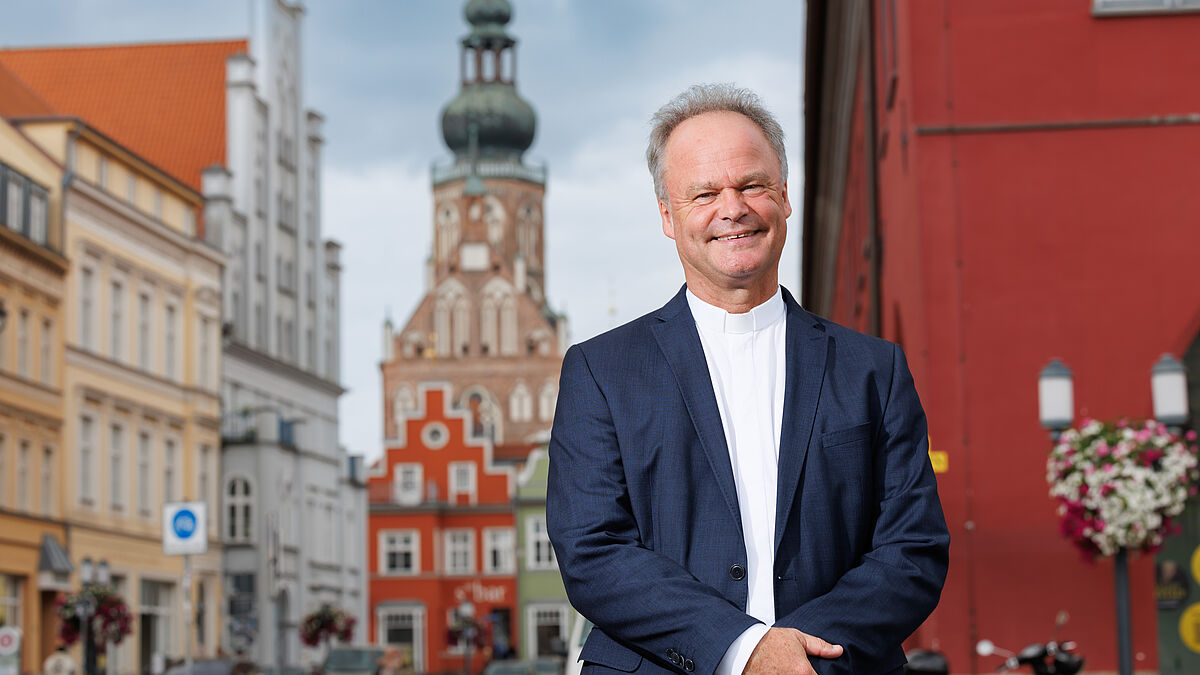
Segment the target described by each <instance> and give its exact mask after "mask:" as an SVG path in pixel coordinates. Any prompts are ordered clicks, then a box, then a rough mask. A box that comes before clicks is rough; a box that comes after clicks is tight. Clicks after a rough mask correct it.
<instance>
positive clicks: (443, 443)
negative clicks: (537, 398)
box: [367, 384, 519, 673]
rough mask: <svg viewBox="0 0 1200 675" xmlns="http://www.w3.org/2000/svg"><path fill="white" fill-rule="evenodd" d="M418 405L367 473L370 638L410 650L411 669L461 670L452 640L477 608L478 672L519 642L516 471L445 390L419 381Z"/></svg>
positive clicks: (475, 650)
mask: <svg viewBox="0 0 1200 675" xmlns="http://www.w3.org/2000/svg"><path fill="white" fill-rule="evenodd" d="M418 396H419V399H418V401H419V404H418V408H417V410H415V411H414V412H413V413H412V414H411V416H410V417H409V418H408V419H407V420H406V421H405V424H404V426H403V428H402V429H400V430H399V434H400V439H399V441H398V443H397V444H395V445H392V446H390V447H388V448H387V449H386V450H385V451H384V455H383V457H382V459H380V460H379V462H378V463H377V464H376V465H375V466H374V467H372V470H371V474H370V476H369V477H368V480H367V485H368V488H367V489H368V494H369V501H370V506H369V509H370V511H369V516H368V519H367V533H368V536H367V546H368V552H367V554H368V555H367V560H368V563H367V564H368V569H369V570H370V572H369V574H370V576H369V582H368V595H369V597H370V609H369V617H368V621H369V622H370V628H369V635H370V636H371V640H372V642H374V643H376V644H390V645H396V646H398V647H400V648H401V649H402V650H404V651H406V652H407V653H409V654H410V656H411V658H412V664H413V666H414V672H417V673H422V672H448V671H461V670H462V669H463V660H464V658H465V654H464V653H463V652H462V651H461V650H460V649H459V645H458V644H457V642H456V641H455V640H453V639H452V638H451V637H450V636H449V635H448V631H449V630H451V629H453V628H456V627H457V626H456V611H457V609H458V608H459V607H460V605H461V604H462V603H463V602H464V601H469V602H470V603H472V604H473V606H474V610H475V618H476V620H477V621H478V622H479V623H480V624H482V625H483V627H484V630H483V633H482V640H481V643H482V644H483V645H484V648H483V649H482V650H481V649H478V648H473V649H472V655H471V656H472V658H471V661H472V669H471V670H472V672H479V671H480V669H481V668H482V667H483V664H484V663H486V661H487V658H488V657H489V656H490V655H491V654H495V653H501V652H504V651H505V650H507V649H508V648H510V647H511V646H512V645H515V644H517V642H516V641H517V640H518V639H519V636H518V635H516V631H517V626H518V623H519V622H517V621H516V620H515V619H516V603H517V594H516V558H515V550H516V534H515V530H514V528H513V507H512V495H513V486H514V481H515V476H514V470H513V469H512V468H511V467H510V466H501V465H497V464H496V463H495V462H494V458H493V456H492V444H491V441H489V440H488V439H487V438H486V437H483V436H480V435H476V434H475V433H473V430H472V425H471V414H470V411H467V410H461V409H456V408H454V407H453V406H452V404H451V399H450V397H449V387H448V386H447V385H444V384H442V385H432V386H426V385H422V386H421V387H419V388H418Z"/></svg>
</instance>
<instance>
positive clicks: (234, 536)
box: [204, 0, 367, 667]
mask: <svg viewBox="0 0 1200 675" xmlns="http://www.w3.org/2000/svg"><path fill="white" fill-rule="evenodd" d="M303 14H304V12H303V9H302V7H301V6H299V5H298V4H293V3H289V2H285V1H284V0H259V1H257V2H255V3H254V22H253V28H252V33H253V34H252V35H251V40H250V47H251V48H250V54H248V55H247V54H239V55H235V56H233V57H230V58H229V60H228V62H227V71H226V72H227V74H226V109H227V117H226V165H225V166H224V167H212V168H210V169H209V170H207V171H206V172H205V174H204V194H205V197H206V199H207V206H206V210H205V221H206V223H207V224H208V227H209V228H210V231H212V230H215V231H217V232H219V235H217V238H218V239H219V240H220V241H219V244H220V247H221V248H222V250H224V251H225V253H226V255H227V256H228V265H227V267H226V270H225V283H224V288H223V293H224V298H223V301H224V307H225V323H224V340H223V344H224V361H223V382H222V391H221V393H222V406H223V409H222V433H221V437H222V455H221V459H222V468H221V472H222V476H221V495H222V518H221V522H222V533H221V534H222V538H223V540H224V542H225V549H224V572H225V589H226V592H227V596H228V601H229V604H228V607H227V609H228V611H227V615H226V616H227V622H226V623H227V625H226V630H225V636H224V637H225V640H224V643H225V644H226V645H228V647H229V648H231V649H232V650H233V651H235V652H241V653H243V654H244V655H245V657H246V658H248V659H250V660H253V661H255V662H256V663H258V664H260V665H262V666H264V667H270V666H274V665H282V666H299V667H309V666H311V665H313V664H315V663H319V661H320V659H321V658H322V656H323V653H322V651H321V649H320V648H318V649H311V648H308V647H305V646H304V645H302V644H301V641H300V635H299V629H300V624H301V621H302V619H303V617H304V616H305V615H306V614H308V613H309V612H312V611H314V610H317V609H319V608H320V607H322V606H323V605H329V606H331V607H334V608H337V609H341V610H343V611H345V612H347V613H349V614H351V615H352V616H354V617H356V619H357V620H358V627H357V628H356V630H355V636H354V641H355V642H359V643H361V642H363V641H365V621H364V617H365V607H366V587H365V557H366V541H365V531H366V526H365V522H366V510H367V509H366V490H365V487H364V484H363V482H362V477H361V475H360V474H361V471H360V468H359V467H360V462H359V458H357V457H350V456H349V455H347V453H346V451H345V450H344V449H343V448H341V447H340V446H339V444H338V414H337V404H338V398H339V396H341V394H342V393H343V389H342V387H341V386H340V385H339V384H338V382H339V379H340V372H339V360H338V353H339V349H340V345H339V344H338V336H339V314H340V300H339V293H340V278H341V266H340V262H339V251H340V246H339V245H338V244H337V243H336V242H334V241H322V239H321V217H320V206H321V203H320V187H321V170H320V162H321V146H322V143H323V139H322V136H321V134H322V129H321V127H322V118H321V116H320V115H319V114H317V113H316V112H314V111H311V110H306V109H305V108H304V105H303V101H304V97H303V86H302V68H301V42H300V37H301V30H300V29H301V23H302V18H303Z"/></svg>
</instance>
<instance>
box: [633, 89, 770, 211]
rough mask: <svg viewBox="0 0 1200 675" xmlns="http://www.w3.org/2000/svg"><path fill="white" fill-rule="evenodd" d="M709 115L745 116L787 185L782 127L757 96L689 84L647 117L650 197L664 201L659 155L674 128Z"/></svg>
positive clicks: (746, 91) (665, 193)
mask: <svg viewBox="0 0 1200 675" xmlns="http://www.w3.org/2000/svg"><path fill="white" fill-rule="evenodd" d="M710 112H735V113H738V114H740V115H744V116H746V117H747V118H748V119H749V120H750V121H751V122H754V124H755V126H757V127H758V128H759V129H761V130H762V132H763V135H764V136H766V137H767V142H768V143H770V144H771V149H772V150H774V151H775V155H776V156H777V157H779V174H780V176H781V177H782V179H783V182H784V183H787V150H785V149H784V144H783V128H782V127H780V126H779V122H778V121H777V120H776V119H775V116H774V115H772V114H771V113H770V112H768V111H767V109H766V107H764V106H763V104H762V99H760V98H759V97H758V94H755V93H754V92H752V91H750V90H749V89H743V88H741V87H737V86H734V85H732V84H693V85H692V86H690V87H688V88H687V89H685V90H684V91H683V93H681V94H679V95H678V96H676V97H675V98H673V99H671V100H670V101H667V103H666V105H664V106H663V107H661V108H659V109H658V112H656V113H654V116H653V117H651V118H650V124H651V127H650V144H649V145H648V146H647V147H646V166H647V167H649V169H650V175H651V176H652V177H653V178H654V194H655V195H657V196H658V198H659V199H660V200H664V201H665V200H666V198H667V188H666V187H665V186H664V185H663V165H662V161H663V152H664V150H665V149H666V146H667V139H669V138H670V137H671V133H672V132H673V131H675V128H676V127H678V126H679V125H680V124H682V123H684V122H685V121H687V120H688V119H691V118H693V117H696V116H698V115H703V114H704V113H710Z"/></svg>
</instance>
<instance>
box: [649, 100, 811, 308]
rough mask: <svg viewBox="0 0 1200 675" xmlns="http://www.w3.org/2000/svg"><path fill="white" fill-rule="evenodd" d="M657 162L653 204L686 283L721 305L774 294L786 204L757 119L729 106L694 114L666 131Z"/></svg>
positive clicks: (784, 191)
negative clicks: (657, 194)
mask: <svg viewBox="0 0 1200 675" xmlns="http://www.w3.org/2000/svg"><path fill="white" fill-rule="evenodd" d="M663 167H664V171H663V174H664V175H663V185H664V187H665V188H666V193H667V199H666V201H662V200H660V201H659V203H658V210H659V214H660V215H661V216H662V227H663V234H666V235H667V236H668V237H670V238H671V239H674V240H675V248H676V249H677V250H678V251H679V259H680V261H682V262H683V273H684V277H685V278H686V279H687V283H688V288H690V289H691V291H692V292H693V293H695V294H696V295H697V296H698V297H700V298H701V299H703V300H705V301H706V302H709V303H711V304H715V305H718V306H722V307H725V308H726V309H730V305H734V306H739V307H742V306H744V305H745V304H746V303H747V302H749V303H751V304H750V307H753V306H754V305H756V304H758V303H761V302H763V301H765V300H766V299H767V298H769V297H770V296H771V295H773V294H774V293H775V289H776V287H777V286H778V285H779V273H778V272H779V256H780V254H781V253H782V251H783V242H784V240H785V239H786V238H787V217H788V216H789V215H791V213H792V207H791V204H789V203H788V199H787V185H785V184H784V183H783V179H782V176H781V175H780V167H779V158H778V157H777V156H776V155H775V151H774V150H772V149H771V145H770V143H768V142H767V138H766V136H765V135H763V132H762V131H761V130H760V129H759V128H758V126H757V125H755V124H754V122H751V121H750V119H749V118H747V117H746V116H744V115H741V114H738V113H733V112H711V113H705V114H703V115H698V116H696V117H692V118H690V119H688V120H687V121H685V122H683V123H682V124H680V125H679V126H677V127H675V130H674V131H673V132H672V133H671V136H670V137H669V138H668V139H667V144H666V148H665V150H664V153H663ZM747 309H749V307H744V308H743V309H741V310H740V311H746V310H747ZM731 311H732V310H731Z"/></svg>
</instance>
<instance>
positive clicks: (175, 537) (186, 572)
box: [0, 502, 208, 675]
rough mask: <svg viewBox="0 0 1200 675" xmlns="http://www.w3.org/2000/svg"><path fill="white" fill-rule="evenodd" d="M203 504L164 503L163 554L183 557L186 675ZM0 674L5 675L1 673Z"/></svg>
mask: <svg viewBox="0 0 1200 675" xmlns="http://www.w3.org/2000/svg"><path fill="white" fill-rule="evenodd" d="M207 506H208V505H207V504H205V503H204V502H171V503H169V504H163V518H162V523H163V553H165V554H167V555H182V556H183V580H182V583H181V584H180V587H181V588H182V589H183V594H182V595H183V625H184V633H185V634H186V635H187V649H186V651H184V654H183V658H184V663H185V664H186V669H185V670H184V672H185V673H186V675H192V674H193V668H192V630H193V628H194V626H193V625H192V623H193V622H192V554H193V553H207V552H208V508H207ZM0 675H3V674H2V673H0Z"/></svg>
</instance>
